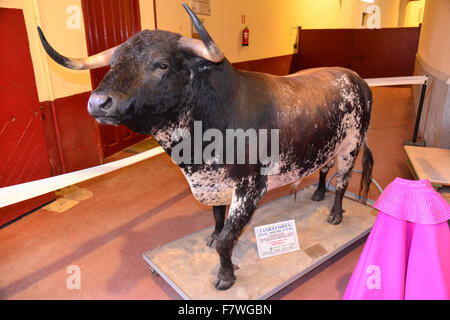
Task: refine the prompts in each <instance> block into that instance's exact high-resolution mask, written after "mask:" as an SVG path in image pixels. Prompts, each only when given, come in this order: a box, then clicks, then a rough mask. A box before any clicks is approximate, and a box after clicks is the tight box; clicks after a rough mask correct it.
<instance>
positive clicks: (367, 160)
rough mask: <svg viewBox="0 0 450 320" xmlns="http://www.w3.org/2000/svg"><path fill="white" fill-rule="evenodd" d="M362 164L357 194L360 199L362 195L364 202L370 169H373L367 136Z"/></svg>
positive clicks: (370, 176) (368, 184)
mask: <svg viewBox="0 0 450 320" xmlns="http://www.w3.org/2000/svg"><path fill="white" fill-rule="evenodd" d="M362 164H363V170H362V177H361V182H360V185H359V194H358V195H359V198H360V199H361V195H362V198H363V203H364V204H366V202H367V196H368V193H369V188H370V183H371V182H372V170H373V156H372V152H371V151H370V149H369V146H368V145H367V138H366V139H364V153H363V158H362Z"/></svg>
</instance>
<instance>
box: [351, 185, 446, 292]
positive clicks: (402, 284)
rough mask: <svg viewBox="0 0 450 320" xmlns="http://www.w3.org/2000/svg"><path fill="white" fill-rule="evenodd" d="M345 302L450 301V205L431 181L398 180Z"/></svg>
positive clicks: (381, 201) (381, 203)
mask: <svg viewBox="0 0 450 320" xmlns="http://www.w3.org/2000/svg"><path fill="white" fill-rule="evenodd" d="M374 207H375V208H377V209H378V210H380V211H379V213H378V216H377V219H376V220H375V223H374V225H373V228H372V231H371V233H370V235H369V237H368V239H367V241H366V244H365V246H364V249H363V252H362V254H361V257H360V258H359V261H358V264H357V266H356V268H355V270H354V272H353V274H352V277H351V279H350V282H349V284H348V286H347V289H346V292H345V294H344V297H343V299H345V300H350V299H370V300H373V299H389V300H391V299H408V300H409V299H446V300H449V299H450V229H449V225H448V223H447V220H448V219H450V206H449V204H448V203H447V201H445V199H443V198H442V196H441V195H440V194H439V193H438V192H436V191H435V190H434V189H433V187H432V186H431V184H430V183H429V181H428V180H420V181H409V180H404V179H400V178H396V179H395V180H394V181H393V182H391V184H389V185H388V186H387V187H386V189H385V190H384V192H383V194H382V195H381V196H380V197H379V198H378V200H377V201H376V202H375V204H374Z"/></svg>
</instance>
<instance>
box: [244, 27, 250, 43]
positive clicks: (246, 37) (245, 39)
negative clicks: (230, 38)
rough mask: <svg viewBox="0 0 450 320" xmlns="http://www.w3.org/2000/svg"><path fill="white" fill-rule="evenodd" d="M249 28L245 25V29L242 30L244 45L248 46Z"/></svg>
mask: <svg viewBox="0 0 450 320" xmlns="http://www.w3.org/2000/svg"><path fill="white" fill-rule="evenodd" d="M249 32H250V31H249V30H248V28H247V27H245V29H244V31H242V46H243V47H247V46H248V34H249Z"/></svg>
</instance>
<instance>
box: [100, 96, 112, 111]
mask: <svg viewBox="0 0 450 320" xmlns="http://www.w3.org/2000/svg"><path fill="white" fill-rule="evenodd" d="M111 106H112V98H111V97H108V98H107V99H106V100H105V102H103V103H102V104H100V109H102V110H103V111H106V110H108V109H109V108H110V107H111Z"/></svg>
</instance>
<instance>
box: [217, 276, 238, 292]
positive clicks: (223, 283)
mask: <svg viewBox="0 0 450 320" xmlns="http://www.w3.org/2000/svg"><path fill="white" fill-rule="evenodd" d="M235 281H236V279H229V280H224V279H220V278H219V277H217V278H216V280H214V287H215V288H216V289H217V290H227V289H229V288H231V287H232V286H233V284H234V282H235Z"/></svg>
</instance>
